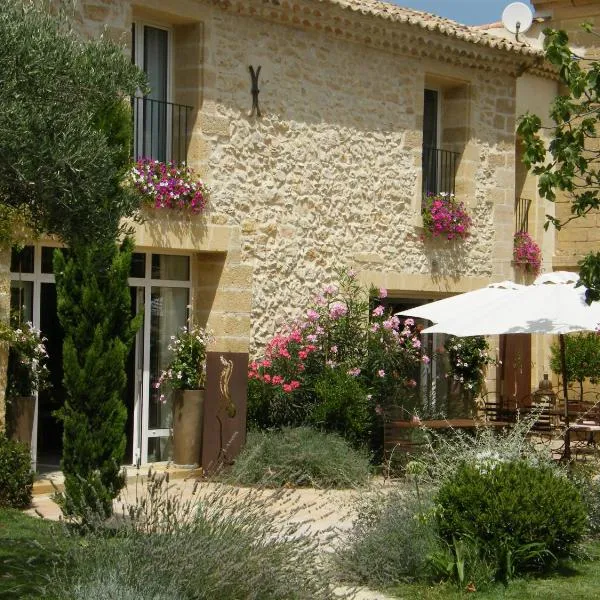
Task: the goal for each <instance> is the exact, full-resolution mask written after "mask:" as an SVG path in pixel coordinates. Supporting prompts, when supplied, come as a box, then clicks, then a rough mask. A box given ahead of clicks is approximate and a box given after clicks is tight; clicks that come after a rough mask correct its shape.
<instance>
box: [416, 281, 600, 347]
mask: <svg viewBox="0 0 600 600" xmlns="http://www.w3.org/2000/svg"><path fill="white" fill-rule="evenodd" d="M578 280H579V276H578V275H577V273H569V272H565V271H557V272H555V273H547V274H545V275H541V276H540V277H538V278H537V279H536V280H535V281H534V282H533V285H528V286H521V288H520V289H516V290H513V293H511V294H498V295H497V296H496V297H491V298H490V300H489V302H487V303H484V304H481V305H479V306H473V305H472V304H471V303H470V302H465V303H464V304H463V305H462V307H460V305H459V304H458V302H457V303H455V305H454V308H455V311H454V314H453V315H451V316H449V317H448V318H444V319H438V320H437V325H433V326H432V327H428V328H427V329H424V330H423V333H450V334H452V335H457V336H461V337H466V336H472V335H495V334H504V333H550V334H564V333H572V332H576V331H593V330H595V329H596V328H598V326H599V325H600V303H598V302H594V303H593V304H592V305H588V304H586V302H585V287H583V286H581V287H575V284H576V283H577V281H578ZM483 289H486V288H483ZM460 298H461V296H455V297H454V299H455V300H459V299H460ZM435 304H437V303H435V302H434V303H433V304H431V305H429V306H430V307H432V308H433V307H434V305H435ZM430 320H434V319H430Z"/></svg>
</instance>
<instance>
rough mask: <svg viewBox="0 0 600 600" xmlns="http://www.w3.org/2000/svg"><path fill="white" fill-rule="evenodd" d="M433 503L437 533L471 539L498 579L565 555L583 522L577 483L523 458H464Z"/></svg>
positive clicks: (581, 530)
mask: <svg viewBox="0 0 600 600" xmlns="http://www.w3.org/2000/svg"><path fill="white" fill-rule="evenodd" d="M436 504H437V505H438V527H439V533H440V535H441V537H442V538H443V539H444V540H445V541H446V542H447V543H449V544H451V543H454V541H455V540H457V539H467V538H468V539H471V540H473V541H474V542H475V543H476V544H477V545H478V546H479V547H480V548H481V550H482V552H483V553H484V554H485V555H486V556H487V557H490V558H492V557H493V559H494V560H495V561H496V566H497V571H498V576H499V577H500V578H507V577H510V576H512V574H515V573H518V572H524V571H528V570H536V569H542V568H545V567H547V566H549V565H550V564H551V563H553V562H554V561H555V560H557V559H560V558H566V557H569V556H570V555H572V554H573V551H574V548H575V546H576V544H577V542H578V541H579V540H580V539H581V538H582V536H583V534H584V532H585V527H586V511H585V508H584V505H583V502H582V499H581V497H580V494H579V491H578V489H577V488H576V486H575V485H574V484H573V483H572V482H571V481H570V480H569V479H568V478H567V477H566V476H565V475H564V474H563V473H562V472H561V471H559V470H558V469H557V468H555V467H552V466H550V465H544V464H534V463H531V462H530V461H527V460H513V461H506V462H502V461H494V460H493V458H488V459H487V460H484V461H480V462H475V463H464V464H463V465H461V466H460V467H459V468H458V469H457V471H456V472H455V473H454V475H453V476H452V477H451V478H449V479H448V480H447V481H446V482H444V483H443V484H442V486H441V487H440V489H439V491H438V493H437V496H436Z"/></svg>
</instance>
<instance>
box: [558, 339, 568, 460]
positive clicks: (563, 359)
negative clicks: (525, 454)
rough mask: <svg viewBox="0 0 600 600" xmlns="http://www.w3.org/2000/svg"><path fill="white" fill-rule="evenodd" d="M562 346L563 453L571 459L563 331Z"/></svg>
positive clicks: (566, 458)
mask: <svg viewBox="0 0 600 600" xmlns="http://www.w3.org/2000/svg"><path fill="white" fill-rule="evenodd" d="M558 343H559V346H560V369H561V371H562V385H563V395H564V397H565V427H566V430H565V451H564V453H563V459H564V460H571V430H570V428H569V427H570V423H569V397H568V395H567V357H566V351H565V336H564V335H563V334H562V333H561V334H560V335H559V336H558Z"/></svg>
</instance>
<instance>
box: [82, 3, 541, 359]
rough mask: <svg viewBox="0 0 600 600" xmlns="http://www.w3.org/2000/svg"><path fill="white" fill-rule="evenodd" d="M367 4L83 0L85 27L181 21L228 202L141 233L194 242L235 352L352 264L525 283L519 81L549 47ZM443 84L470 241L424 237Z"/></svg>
mask: <svg viewBox="0 0 600 600" xmlns="http://www.w3.org/2000/svg"><path fill="white" fill-rule="evenodd" d="M364 4H365V6H367V5H368V7H367V8H365V10H362V9H361V7H362V3H360V2H355V1H352V2H343V1H339V2H338V1H337V0H336V1H333V0H332V1H330V2H329V1H318V0H297V1H295V2H286V1H281V2H279V1H275V0H273V1H271V2H262V1H258V0H236V1H233V2H220V1H218V0H160V1H159V0H140V1H139V2H130V1H128V0H123V1H117V0H82V2H80V4H79V6H78V8H77V9H76V13H75V15H74V22H75V24H76V26H77V27H78V28H79V29H80V30H81V31H82V33H83V34H85V35H89V36H97V35H99V34H101V33H104V34H105V35H109V36H110V37H111V38H113V39H116V40H119V41H122V42H123V43H124V44H126V45H130V44H131V25H132V23H133V22H136V21H140V22H147V23H149V24H152V25H155V26H163V27H168V28H169V29H170V31H171V39H172V49H173V52H172V59H171V67H172V69H171V72H172V77H171V79H172V81H171V83H172V99H173V101H174V102H179V103H185V104H189V105H192V106H193V107H194V112H193V122H194V125H193V128H192V135H191V141H190V146H189V152H188V158H189V162H190V164H191V165H192V166H193V167H195V168H196V169H197V170H198V171H199V172H200V173H201V174H202V175H203V176H204V177H205V178H206V179H207V181H208V183H209V184H210V185H211V186H212V189H213V193H212V198H211V206H210V210H209V212H208V213H207V215H206V216H205V217H202V218H192V219H191V220H189V219H188V220H186V219H179V218H177V217H170V218H158V219H157V218H155V217H150V218H149V219H148V221H147V222H146V224H145V225H144V226H142V227H141V228H140V229H138V232H137V236H136V242H137V243H138V244H139V246H140V247H143V248H146V249H147V248H169V249H173V250H179V251H186V252H190V253H193V254H194V277H193V290H194V298H193V304H194V310H195V313H196V317H197V319H198V320H199V321H200V322H201V323H203V324H204V323H207V324H208V325H209V326H210V327H211V328H212V329H213V330H214V331H215V333H216V337H217V347H218V348H219V349H221V350H224V351H225V350H228V351H238V352H239V351H244V350H247V349H248V348H250V350H251V351H255V350H256V349H257V348H258V347H260V345H261V344H262V343H263V342H264V341H265V340H266V339H267V337H269V336H270V335H271V334H273V333H274V331H275V329H276V328H277V325H278V323H279V322H281V321H282V320H284V319H285V318H288V317H290V316H292V315H295V314H297V313H298V312H299V311H301V310H303V309H304V308H305V306H306V304H307V302H308V301H309V300H310V298H311V297H312V296H313V295H314V294H315V292H316V291H317V289H318V288H319V287H320V286H321V285H322V284H323V283H326V282H327V281H328V280H329V279H330V278H332V277H333V274H334V270H335V268H336V267H348V266H352V267H354V268H356V269H357V270H359V271H360V273H361V278H362V280H363V281H364V282H365V283H373V284H375V285H378V286H386V287H387V288H388V289H389V292H390V295H391V296H392V297H397V298H404V297H413V298H414V297H419V296H420V297H423V298H435V297H440V296H442V295H444V294H449V293H456V292H461V291H466V290H469V289H473V288H476V287H480V286H482V285H485V284H486V283H489V282H491V281H498V280H502V279H507V278H514V277H515V273H514V271H513V267H512V266H511V259H512V234H513V233H514V199H515V119H516V110H517V105H516V87H517V80H518V77H519V75H520V74H521V73H522V70H523V69H524V68H527V69H529V70H530V71H531V72H536V73H538V75H540V76H543V75H544V71H543V67H542V66H540V64H539V52H537V51H532V50H531V49H529V48H527V47H522V46H519V45H514V44H511V43H507V42H502V43H497V42H495V41H494V40H493V39H492V38H491V37H486V36H485V35H479V34H477V35H476V34H475V33H473V32H471V31H470V30H469V29H468V28H465V27H464V26H459V25H458V24H454V25H452V24H451V23H450V22H447V21H446V22H444V21H443V20H440V19H437V18H436V19H434V21H432V23H431V26H430V25H429V24H428V22H427V15H424V13H419V15H420V16H419V19H420V20H419V19H418V20H417V21H418V22H417V21H415V18H416V17H415V14H416V13H415V12H414V11H406V14H404V13H403V12H402V11H403V9H400V8H398V7H393V5H385V4H380V3H376V2H372V1H371V0H369V2H368V3H367V2H365V3H364ZM379 7H383V8H382V10H383V13H384V14H383V16H381V15H379V16H378V14H377V11H378V10H379ZM359 9H360V10H359ZM388 9H389V10H388ZM390 15H391V16H390ZM440 23H441V24H440ZM449 23H450V24H449ZM250 65H252V66H254V67H255V68H256V67H258V66H259V65H260V66H261V68H262V69H261V74H260V81H259V88H260V95H259V101H260V106H261V110H262V112H263V115H262V117H257V116H250V108H251V105H252V99H251V94H250V88H251V80H250V75H249V70H248V68H249V66H250ZM425 88H433V89H436V90H438V92H439V95H440V98H441V105H440V112H441V116H440V147H441V148H443V149H446V150H453V151H456V152H460V154H461V157H460V160H459V166H458V173H457V179H456V182H457V195H458V197H459V199H461V200H463V201H464V202H465V203H466V204H467V205H468V207H469V210H470V212H471V214H472V217H473V222H474V227H473V235H472V236H471V237H470V238H469V239H468V240H466V241H455V242H451V243H449V242H446V241H443V240H435V241H423V240H422V222H421V217H420V206H421V156H422V143H423V134H422V130H423V94H424V89H425Z"/></svg>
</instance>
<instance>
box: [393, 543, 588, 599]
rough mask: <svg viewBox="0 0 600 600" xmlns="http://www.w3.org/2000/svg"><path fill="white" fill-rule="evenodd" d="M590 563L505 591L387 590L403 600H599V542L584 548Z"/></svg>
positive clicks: (443, 587) (445, 587)
mask: <svg viewBox="0 0 600 600" xmlns="http://www.w3.org/2000/svg"><path fill="white" fill-rule="evenodd" d="M586 550H587V551H588V552H589V554H590V555H591V557H593V560H590V561H586V562H581V563H577V564H575V565H573V566H572V568H571V569H564V570H563V571H562V572H561V573H560V574H557V575H555V576H554V577H552V578H544V577H540V578H537V579H518V580H515V581H513V582H511V583H510V585H509V586H508V587H505V586H502V585H499V586H498V587H496V588H494V589H491V590H486V591H485V592H478V593H476V594H473V593H468V592H466V591H465V592H462V591H459V590H457V589H456V587H455V586H452V585H437V586H433V587H432V586H427V585H419V584H406V585H401V586H398V587H395V588H393V590H389V592H390V595H393V596H395V597H397V598H402V599H403V600H455V599H458V598H465V597H469V598H480V599H481V600H503V599H506V600H565V599H566V600H589V599H590V598H600V542H599V541H596V542H592V543H591V544H589V545H588V546H586Z"/></svg>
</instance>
